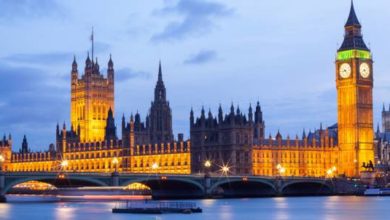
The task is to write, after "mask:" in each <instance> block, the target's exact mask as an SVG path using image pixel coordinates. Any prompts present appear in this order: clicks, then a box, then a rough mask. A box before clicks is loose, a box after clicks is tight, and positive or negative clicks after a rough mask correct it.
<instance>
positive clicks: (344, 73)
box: [339, 63, 352, 79]
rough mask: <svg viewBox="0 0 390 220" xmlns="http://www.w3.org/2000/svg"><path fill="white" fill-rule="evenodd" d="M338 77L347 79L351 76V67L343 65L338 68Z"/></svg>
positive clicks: (346, 64)
mask: <svg viewBox="0 0 390 220" xmlns="http://www.w3.org/2000/svg"><path fill="white" fill-rule="evenodd" d="M339 72H340V76H341V78H344V79H345V78H348V77H349V76H350V75H351V72H352V69H351V66H350V65H349V64H348V63H343V64H341V66H340V70H339Z"/></svg>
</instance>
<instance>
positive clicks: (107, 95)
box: [0, 5, 375, 177]
mask: <svg viewBox="0 0 390 220" xmlns="http://www.w3.org/2000/svg"><path fill="white" fill-rule="evenodd" d="M372 66H373V61H372V56H371V52H370V49H369V48H368V47H367V46H366V44H365V43H364V41H363V38H362V33H361V25H360V23H359V21H358V19H357V16H356V14H355V10H354V7H353V5H352V6H351V10H350V14H349V17H348V20H347V23H346V24H345V35H344V41H343V43H342V45H341V47H340V48H339V50H338V51H337V57H336V71H335V77H336V89H337V103H338V105H337V107H338V108H337V109H338V120H337V123H336V124H335V125H332V126H330V127H326V128H323V127H322V125H321V126H320V128H319V129H317V130H314V131H309V132H308V133H306V132H305V131H304V132H303V133H302V135H300V136H295V137H290V136H287V137H282V135H281V134H280V133H279V132H278V133H277V134H276V135H275V136H274V137H272V136H271V135H270V136H268V137H266V136H265V129H266V126H265V120H264V118H263V112H262V111H263V110H262V108H261V106H260V103H256V104H255V105H253V106H251V105H249V106H248V107H247V109H242V110H241V109H240V108H239V107H238V106H234V105H233V104H232V105H231V107H230V111H228V112H226V113H224V112H223V110H222V107H221V106H220V107H219V109H218V110H217V113H216V114H213V113H212V112H211V111H210V110H209V111H208V112H207V113H206V112H205V110H204V108H202V110H201V112H200V113H198V114H197V113H194V112H193V110H191V112H190V116H189V127H190V139H189V140H184V139H183V135H182V134H178V136H177V138H175V137H174V135H173V131H172V112H171V108H170V105H169V102H168V99H167V97H168V96H167V91H166V88H165V85H164V81H163V71H162V66H161V63H160V64H159V67H158V71H157V72H158V74H157V83H156V86H155V89H154V100H153V101H152V103H151V106H150V109H149V112H148V113H147V115H146V117H145V120H144V121H143V120H142V119H141V115H140V114H139V113H137V114H135V115H131V116H127V117H125V116H123V117H122V119H121V134H120V135H119V134H118V132H117V127H116V119H115V118H114V112H115V104H114V103H115V102H114V87H115V85H114V81H115V80H114V79H115V70H114V62H113V60H112V59H111V56H110V58H109V61H108V64H107V67H108V68H107V74H103V73H101V71H100V67H99V64H98V62H97V60H94V59H93V56H92V58H90V57H89V55H88V57H87V59H86V61H85V67H84V71H83V74H82V75H80V74H79V68H78V64H77V62H76V59H74V61H73V63H72V68H71V105H70V109H71V118H70V122H71V124H70V125H68V126H67V125H65V124H63V125H62V126H60V125H57V127H56V142H55V144H51V145H50V147H49V149H48V150H47V151H45V152H31V151H30V149H29V147H28V142H27V139H26V137H25V138H24V140H23V144H22V147H21V149H20V150H19V152H12V138H11V136H9V137H4V138H3V140H1V141H0V154H2V155H3V156H4V158H5V161H4V163H3V164H2V166H3V170H6V171H11V172H25V171H27V172H33V171H34V172H49V171H51V172H53V171H68V172H114V171H118V172H130V173H150V174H152V173H159V174H204V173H211V174H213V173H215V174H216V173H219V174H220V173H221V170H223V168H226V167H228V169H225V170H223V171H225V172H226V173H227V174H229V175H243V176H249V175H260V176H278V175H282V176H283V175H285V176H313V177H324V176H327V175H333V176H335V175H345V176H348V177H356V176H359V175H360V173H361V172H362V171H365V169H367V167H368V166H366V165H368V164H372V163H375V158H374V154H375V152H374V132H373V105H372V89H373V71H372V70H373V68H372ZM64 161H66V166H62V165H63V162H64ZM206 162H207V164H206ZM363 165H364V166H363Z"/></svg>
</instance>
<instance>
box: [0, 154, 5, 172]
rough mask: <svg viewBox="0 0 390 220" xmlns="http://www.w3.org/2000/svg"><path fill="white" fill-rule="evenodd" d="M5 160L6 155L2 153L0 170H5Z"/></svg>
mask: <svg viewBox="0 0 390 220" xmlns="http://www.w3.org/2000/svg"><path fill="white" fill-rule="evenodd" d="M4 161H5V158H4V156H3V155H1V154H0V171H2V170H3V163H4Z"/></svg>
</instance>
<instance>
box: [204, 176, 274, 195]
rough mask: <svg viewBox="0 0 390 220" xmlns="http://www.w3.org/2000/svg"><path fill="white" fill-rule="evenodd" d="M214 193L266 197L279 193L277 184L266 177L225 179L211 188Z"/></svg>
mask: <svg viewBox="0 0 390 220" xmlns="http://www.w3.org/2000/svg"><path fill="white" fill-rule="evenodd" d="M209 192H210V193H211V194H212V195H220V196H224V197H243V196H244V197H266V196H275V195H277V189H276V187H275V185H274V184H273V183H272V182H270V181H267V180H264V179H250V178H248V179H245V180H243V179H242V178H240V179H224V180H220V181H218V182H215V183H214V184H213V185H212V186H211V187H210V189H209Z"/></svg>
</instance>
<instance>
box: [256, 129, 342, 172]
mask: <svg viewBox="0 0 390 220" xmlns="http://www.w3.org/2000/svg"><path fill="white" fill-rule="evenodd" d="M333 143H334V140H333V138H330V137H328V136H327V135H322V137H321V138H320V141H316V139H315V138H313V139H312V140H310V139H308V138H307V137H306V138H304V139H303V140H298V138H296V139H295V140H290V139H289V138H288V139H287V140H282V139H281V137H280V138H277V139H272V138H270V139H269V140H267V141H265V142H264V143H263V144H262V145H259V146H255V147H254V149H253V152H252V158H253V173H254V175H259V176H312V177H325V176H335V175H337V174H338V172H337V163H338V153H339V149H338V147H337V146H334V144H333Z"/></svg>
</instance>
